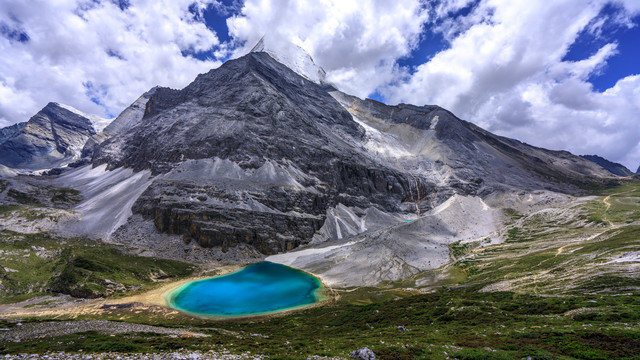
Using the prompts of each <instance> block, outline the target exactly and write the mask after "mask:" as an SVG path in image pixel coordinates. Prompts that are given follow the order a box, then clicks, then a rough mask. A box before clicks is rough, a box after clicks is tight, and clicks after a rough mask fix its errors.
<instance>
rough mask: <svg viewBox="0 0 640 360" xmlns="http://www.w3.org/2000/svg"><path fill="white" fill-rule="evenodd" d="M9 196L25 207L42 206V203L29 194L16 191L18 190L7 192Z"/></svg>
mask: <svg viewBox="0 0 640 360" xmlns="http://www.w3.org/2000/svg"><path fill="white" fill-rule="evenodd" d="M7 195H8V196H9V197H11V198H13V200H15V201H16V202H18V203H19V204H23V205H41V203H40V201H38V199H37V198H36V197H35V196H33V195H31V194H28V193H25V192H22V191H19V190H16V189H9V190H7Z"/></svg>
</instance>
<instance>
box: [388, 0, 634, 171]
mask: <svg viewBox="0 0 640 360" xmlns="http://www.w3.org/2000/svg"><path fill="white" fill-rule="evenodd" d="M630 3H631V2H630ZM636 3H637V2H636ZM462 4H463V5H459V6H458V8H460V7H462V6H464V2H463V3H462ZM605 4H606V1H604V0H603V1H592V2H589V3H588V4H585V3H584V1H581V0H563V1H553V2H547V1H545V2H531V1H527V2H520V1H510V0H487V1H482V2H480V3H479V5H478V6H477V7H476V8H475V9H474V11H473V12H472V13H470V14H469V15H468V16H466V17H465V18H464V19H456V21H455V22H452V21H447V19H445V20H444V21H442V24H443V25H442V26H441V28H440V30H441V31H443V32H445V34H447V36H451V43H450V48H448V49H446V50H444V51H442V52H440V53H438V54H436V55H435V56H434V57H433V58H432V59H431V60H430V61H428V62H426V63H424V64H422V65H420V66H419V67H418V68H417V69H416V72H415V73H414V74H412V75H411V76H410V77H408V78H407V80H406V81H404V82H402V83H400V84H392V85H390V86H388V87H387V88H386V89H384V90H383V94H384V95H385V96H386V97H387V99H388V100H389V102H390V103H398V102H409V103H414V104H417V105H421V104H438V105H441V106H443V107H445V108H448V109H450V110H452V111H453V112H454V113H456V115H458V116H459V117H461V118H463V119H466V120H470V121H472V122H475V123H476V124H478V125H480V126H482V127H484V128H486V129H488V130H490V131H494V132H496V133H499V134H502V135H506V136H511V137H515V138H518V139H520V140H522V141H526V142H528V143H531V144H534V145H537V146H543V147H547V148H551V149H567V150H570V151H572V152H574V153H577V154H591V153H596V154H599V155H602V156H605V157H607V158H609V159H611V160H614V161H620V162H622V163H623V164H625V165H627V166H628V167H631V168H632V170H635V169H636V167H637V165H638V161H639V160H640V151H639V147H638V143H640V131H639V130H640V128H639V127H638V126H639V125H638V121H637V116H638V115H639V114H640V107H639V106H640V105H639V103H640V102H639V101H638V99H640V96H638V91H640V81H639V80H638V79H637V77H633V76H630V77H628V78H625V79H621V80H620V81H619V82H618V84H616V85H615V86H614V87H612V88H611V89H609V90H608V91H606V92H604V93H599V92H596V91H594V90H593V88H592V85H591V84H590V83H588V82H587V79H588V78H589V76H590V75H591V74H594V73H598V72H599V71H601V69H602V68H603V67H604V66H605V65H606V62H607V59H608V58H610V57H611V56H613V55H615V54H616V53H617V45H616V44H615V43H610V44H606V45H605V46H603V47H602V48H600V49H599V50H598V51H597V52H596V53H595V54H594V55H592V56H591V57H590V58H588V59H584V60H581V61H576V62H569V61H562V59H563V57H564V56H565V55H566V54H567V52H568V50H569V47H570V45H571V44H572V43H573V42H574V41H575V40H576V38H577V37H578V35H579V33H580V32H581V31H582V30H583V29H586V30H587V31H592V32H594V33H598V34H600V31H601V27H602V26H601V25H599V24H600V21H599V19H598V17H597V16H598V14H599V12H600V10H601V9H602V7H603V6H604V5H605ZM619 4H622V3H619ZM638 10H640V9H638V7H637V6H636V7H635V9H633V10H632V9H631V8H627V12H626V13H623V15H625V16H621V15H618V16H617V17H615V18H611V17H610V18H608V19H607V21H614V20H615V21H617V22H618V23H619V24H620V25H621V26H627V27H629V26H630V23H629V21H630V20H629V19H630V15H631V14H632V13H633V12H632V11H638ZM470 19H471V20H470ZM452 34H453V35H452ZM634 96H635V97H634Z"/></svg>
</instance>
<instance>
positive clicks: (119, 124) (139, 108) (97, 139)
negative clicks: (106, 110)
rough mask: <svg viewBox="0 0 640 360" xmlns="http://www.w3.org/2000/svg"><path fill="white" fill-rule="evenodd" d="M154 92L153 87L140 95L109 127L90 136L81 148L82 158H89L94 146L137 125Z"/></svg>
mask: <svg viewBox="0 0 640 360" xmlns="http://www.w3.org/2000/svg"><path fill="white" fill-rule="evenodd" d="M155 91H156V88H155V87H154V88H152V89H151V90H149V91H147V92H146V93H144V94H142V95H141V96H140V97H139V98H138V99H136V101H134V102H133V104H131V105H129V107H127V108H126V109H124V111H122V112H121V113H120V115H118V117H116V118H115V119H114V120H113V121H112V122H111V123H109V125H107V126H106V127H105V128H104V129H103V130H102V131H100V132H99V133H97V134H95V135H93V136H91V137H90V138H89V139H88V140H87V142H86V143H85V145H84V147H83V148H82V156H83V157H91V156H92V155H93V150H94V149H95V147H96V146H98V145H99V144H101V143H103V142H104V141H106V140H107V139H110V138H112V137H114V136H116V135H118V134H120V133H122V132H124V131H126V130H129V129H131V128H132V127H134V126H136V125H138V123H139V122H140V120H142V117H143V116H144V111H145V108H146V106H147V102H148V101H149V98H150V97H151V95H153V94H154V93H155Z"/></svg>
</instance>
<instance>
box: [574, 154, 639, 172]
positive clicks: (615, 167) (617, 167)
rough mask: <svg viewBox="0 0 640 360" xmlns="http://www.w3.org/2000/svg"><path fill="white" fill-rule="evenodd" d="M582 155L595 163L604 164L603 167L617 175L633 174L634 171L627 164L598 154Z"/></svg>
mask: <svg viewBox="0 0 640 360" xmlns="http://www.w3.org/2000/svg"><path fill="white" fill-rule="evenodd" d="M580 156H581V157H583V158H585V159H587V160H589V161H593V162H594V163H596V164H598V165H600V166H602V167H603V168H605V169H607V170H609V171H610V172H611V173H613V174H615V175H618V176H623V177H624V176H631V175H633V172H632V171H631V170H629V169H627V167H626V166H624V165H622V164H618V163H615V162H612V161H609V160H607V159H605V158H603V157H601V156H598V155H580Z"/></svg>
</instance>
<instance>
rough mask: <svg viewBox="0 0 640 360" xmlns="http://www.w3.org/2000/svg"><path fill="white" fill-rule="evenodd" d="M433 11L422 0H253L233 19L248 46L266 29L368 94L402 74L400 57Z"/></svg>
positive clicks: (346, 86) (234, 31)
mask: <svg viewBox="0 0 640 360" xmlns="http://www.w3.org/2000/svg"><path fill="white" fill-rule="evenodd" d="M427 19H428V12H427V11H426V9H425V8H424V6H422V5H421V4H420V1H418V0H398V1H378V0H363V1H345V0H299V1H293V0H291V1H287V0H282V1H278V0H247V1H245V3H244V7H243V8H242V11H241V13H240V14H238V15H237V16H235V17H233V18H231V19H229V20H228V21H227V24H228V26H229V31H230V33H231V35H232V36H233V37H234V38H236V40H238V41H245V46H244V47H242V48H240V49H238V50H237V52H236V55H243V54H244V53H245V52H246V51H248V50H249V49H250V48H251V47H252V46H253V45H254V44H255V43H257V42H258V40H259V39H260V38H261V37H262V36H263V35H265V34H266V35H268V37H269V38H270V40H271V41H275V42H277V41H280V42H293V43H295V44H296V45H299V46H301V47H302V48H304V49H305V50H307V51H308V52H309V53H310V54H311V55H312V56H313V58H314V60H315V61H316V62H317V63H318V64H320V65H321V66H322V67H323V68H324V69H325V70H326V71H327V76H328V79H329V80H330V81H331V82H333V83H335V84H336V85H337V86H338V87H339V88H340V89H341V90H344V91H346V92H348V93H351V94H354V95H358V96H361V97H365V96H367V95H369V94H371V93H372V92H373V91H374V90H375V89H376V88H377V87H379V86H380V85H382V84H387V83H390V82H392V81H394V80H396V79H397V78H398V77H399V76H401V75H402V74H401V72H400V71H399V69H398V68H397V66H396V65H395V61H396V60H397V59H398V58H400V57H402V56H405V55H407V54H409V53H410V51H411V50H412V49H413V48H414V47H415V46H416V45H417V42H418V40H419V36H420V33H421V32H422V30H423V26H424V23H425V22H426V20H427Z"/></svg>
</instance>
